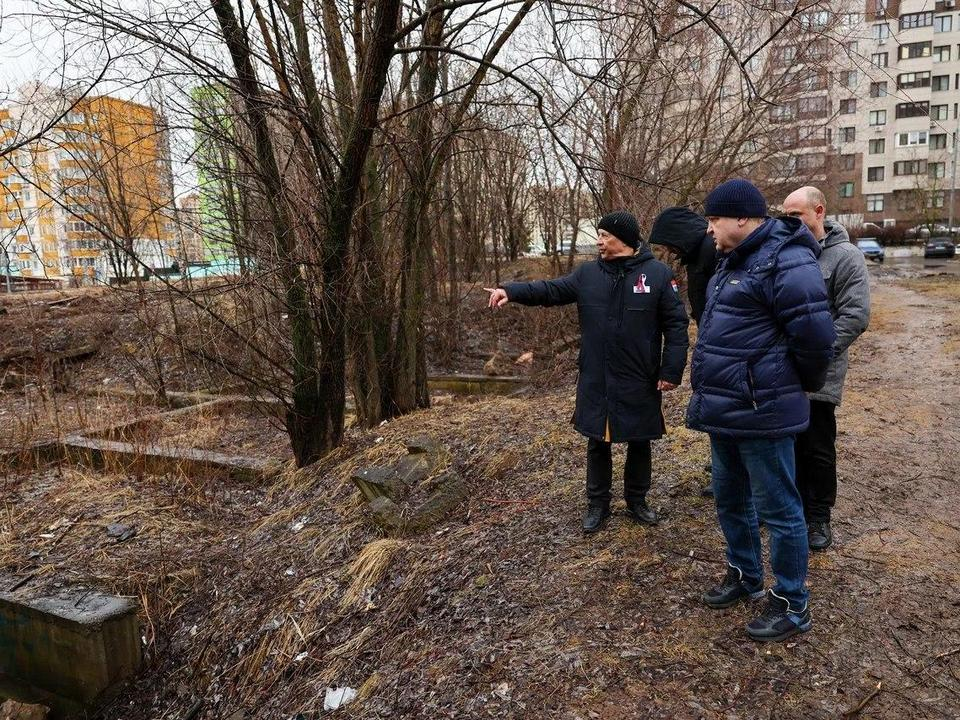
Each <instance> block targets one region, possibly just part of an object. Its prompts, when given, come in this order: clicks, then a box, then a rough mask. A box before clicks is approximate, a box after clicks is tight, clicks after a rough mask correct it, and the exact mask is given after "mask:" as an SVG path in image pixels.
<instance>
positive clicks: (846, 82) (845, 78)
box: [840, 70, 857, 88]
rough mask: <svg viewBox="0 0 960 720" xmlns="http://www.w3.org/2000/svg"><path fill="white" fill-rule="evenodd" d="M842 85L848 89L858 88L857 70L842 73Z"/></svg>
mask: <svg viewBox="0 0 960 720" xmlns="http://www.w3.org/2000/svg"><path fill="white" fill-rule="evenodd" d="M840 84H841V85H843V86H844V87H847V88H855V87H856V86H857V71H856V70H842V71H840Z"/></svg>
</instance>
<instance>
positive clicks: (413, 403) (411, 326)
mask: <svg viewBox="0 0 960 720" xmlns="http://www.w3.org/2000/svg"><path fill="white" fill-rule="evenodd" d="M438 3H439V0H430V3H429V4H428V6H427V10H428V11H429V10H430V9H431V8H433V7H434V6H436V5H437V4H438ZM443 25H444V13H440V12H437V13H432V14H431V15H430V17H429V19H428V20H427V23H426V26H425V27H424V30H423V35H424V37H423V44H424V45H425V46H426V47H431V46H437V45H439V43H440V41H441V40H442V37H443ZM439 70H440V64H439V53H438V51H437V50H434V49H430V50H425V51H424V52H423V57H422V59H421V66H420V78H419V83H418V88H417V98H416V103H417V109H416V110H415V111H414V112H413V113H412V115H411V119H410V137H409V142H410V143H411V145H412V148H413V159H412V161H411V163H410V166H411V172H410V186H409V189H408V191H407V196H406V198H405V200H404V204H403V240H402V242H403V246H402V247H403V258H402V267H401V271H400V304H399V310H398V313H397V338H396V344H395V351H394V361H393V373H392V383H391V385H392V393H391V394H392V398H391V399H392V402H391V408H390V410H391V414H396V415H401V414H403V413H407V412H410V411H411V410H415V409H416V408H418V407H428V406H429V404H430V398H429V394H428V393H427V392H426V376H427V371H426V353H425V351H424V348H423V344H424V342H423V313H424V297H425V294H426V288H425V282H424V281H425V270H426V265H427V261H428V258H427V248H426V246H427V243H428V242H429V226H428V224H427V222H426V221H425V210H426V207H427V205H428V203H429V202H430V197H431V194H432V192H431V191H432V187H431V185H432V179H433V177H434V176H433V173H432V172H431V170H432V162H433V156H432V152H431V150H432V144H433V116H434V102H433V98H434V96H435V94H436V90H437V82H438V79H439V75H440V72H439Z"/></svg>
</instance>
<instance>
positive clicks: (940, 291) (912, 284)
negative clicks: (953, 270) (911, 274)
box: [898, 275, 960, 301]
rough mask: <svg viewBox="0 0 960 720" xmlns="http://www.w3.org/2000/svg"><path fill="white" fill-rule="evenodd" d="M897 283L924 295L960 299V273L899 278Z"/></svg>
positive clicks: (943, 298) (953, 299) (942, 298)
mask: <svg viewBox="0 0 960 720" xmlns="http://www.w3.org/2000/svg"><path fill="white" fill-rule="evenodd" d="M898 283H899V284H900V285H903V286H904V287H907V288H910V289H911V290H914V291H916V292H918V293H922V294H924V295H932V296H933V297H936V298H939V299H941V300H951V301H958V300H960V275H933V276H930V277H921V278H910V279H903V280H899V281H898Z"/></svg>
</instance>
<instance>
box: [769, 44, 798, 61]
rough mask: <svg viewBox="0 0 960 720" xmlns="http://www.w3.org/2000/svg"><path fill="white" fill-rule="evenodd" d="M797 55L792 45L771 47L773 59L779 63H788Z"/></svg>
mask: <svg viewBox="0 0 960 720" xmlns="http://www.w3.org/2000/svg"><path fill="white" fill-rule="evenodd" d="M796 57H797V48H796V47H795V46H793V45H781V46H780V47H777V48H774V49H773V59H774V61H775V62H777V63H778V64H780V65H789V64H790V63H792V62H793V61H794V60H795V59H796Z"/></svg>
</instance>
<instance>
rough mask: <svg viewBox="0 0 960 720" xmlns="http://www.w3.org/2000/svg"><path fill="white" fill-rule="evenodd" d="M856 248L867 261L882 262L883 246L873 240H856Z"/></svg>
mask: <svg viewBox="0 0 960 720" xmlns="http://www.w3.org/2000/svg"><path fill="white" fill-rule="evenodd" d="M857 247H858V248H860V252H862V253H863V256H864V257H865V258H867V260H876V261H877V262H883V255H884V252H883V246H882V245H881V244H880V243H878V242H877V241H876V240H875V239H874V238H861V239H860V240H857Z"/></svg>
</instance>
